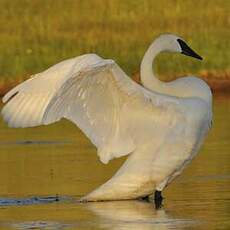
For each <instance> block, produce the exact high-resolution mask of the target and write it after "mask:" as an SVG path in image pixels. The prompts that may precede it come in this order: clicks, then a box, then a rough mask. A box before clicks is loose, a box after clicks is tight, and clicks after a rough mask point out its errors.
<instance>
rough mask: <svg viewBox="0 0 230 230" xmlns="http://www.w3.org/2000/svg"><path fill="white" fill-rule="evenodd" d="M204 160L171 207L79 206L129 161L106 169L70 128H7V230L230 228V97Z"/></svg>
mask: <svg viewBox="0 0 230 230" xmlns="http://www.w3.org/2000/svg"><path fill="white" fill-rule="evenodd" d="M213 124H214V125H213V128H212V131H211V132H210V134H209V137H208V138H207V140H206V142H205V144H204V146H203V148H202V149H201V151H200V153H199V155H198V156H197V157H196V158H195V160H194V161H193V162H192V164H191V165H190V166H189V167H188V168H187V169H186V170H185V171H184V173H183V174H182V175H181V176H180V177H179V178H177V179H176V180H175V181H174V182H173V183H172V184H171V185H170V186H169V187H168V188H167V189H166V190H165V191H164V197H165V200H164V207H163V209H161V210H157V211H156V210H154V208H153V205H152V204H151V203H146V202H140V201H117V202H101V203H88V204H78V203H76V200H77V198H78V197H80V196H82V195H83V194H85V193H87V192H89V191H91V190H92V189H93V188H95V187H97V186H98V185H100V184H101V183H103V182H104V181H105V180H107V179H108V178H110V177H111V176H112V175H113V173H114V172H115V171H116V170H117V169H118V167H119V166H120V165H121V164H122V163H123V161H124V160H125V159H124V158H123V159H118V160H115V161H113V162H111V163H110V164H109V165H103V164H101V163H100V162H99V161H98V159H97V156H96V149H95V148H94V147H93V146H92V144H91V143H90V142H89V141H88V140H87V138H85V137H84V135H83V134H82V133H81V131H79V130H78V129H77V128H76V127H75V126H74V125H73V124H71V123H70V122H68V121H62V122H60V123H57V124H54V125H50V126H46V127H38V128H28V129H10V128H7V126H6V125H5V124H4V123H3V122H2V121H1V122H0V229H122V230H123V229H144V230H145V229H151V230H153V229H157V230H166V229H178V230H182V229H189V230H196V229H197V230H199V229H205V230H207V229H211V230H212V229H226V230H227V229H230V97H226V96H225V97H220V96H218V97H216V99H215V101H214V123H213Z"/></svg>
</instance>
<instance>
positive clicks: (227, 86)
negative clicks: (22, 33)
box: [0, 71, 230, 97]
mask: <svg viewBox="0 0 230 230" xmlns="http://www.w3.org/2000/svg"><path fill="white" fill-rule="evenodd" d="M198 76H200V78H201V79H202V80H204V81H205V82H206V83H207V84H208V85H209V86H210V88H211V90H212V92H213V93H215V94H216V93H225V94H230V72H214V71H213V72H207V71H202V72H200V73H199V75H198ZM216 76H219V77H216ZM165 78H166V79H167V80H165V82H169V81H173V80H175V79H177V78H178V77H177V78H176V77H165ZM132 79H133V80H134V81H135V82H137V83H138V84H141V81H140V74H139V72H136V73H134V74H132ZM25 80H26V79H23V80H19V81H17V80H16V81H15V82H9V83H2V84H0V97H3V96H4V95H5V94H6V93H7V92H8V91H9V90H10V89H12V88H13V87H15V86H16V85H18V84H20V83H21V82H23V81H25Z"/></svg>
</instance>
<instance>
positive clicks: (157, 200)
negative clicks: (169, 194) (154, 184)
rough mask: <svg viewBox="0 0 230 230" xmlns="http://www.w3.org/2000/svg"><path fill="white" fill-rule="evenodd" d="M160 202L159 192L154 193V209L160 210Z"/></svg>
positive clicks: (161, 199)
mask: <svg viewBox="0 0 230 230" xmlns="http://www.w3.org/2000/svg"><path fill="white" fill-rule="evenodd" d="M162 201H163V197H162V196H161V191H157V190H156V191H155V194H154V202H155V208H156V209H160V208H161V207H162Z"/></svg>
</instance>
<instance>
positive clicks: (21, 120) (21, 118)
mask: <svg viewBox="0 0 230 230" xmlns="http://www.w3.org/2000/svg"><path fill="white" fill-rule="evenodd" d="M178 39H179V38H178V37H176V36H175V35H161V36H160V37H159V38H157V39H156V40H155V41H154V42H153V43H152V45H151V46H150V48H149V49H148V51H147V52H146V54H145V56H144V58H143V61H142V64H141V80H142V83H143V86H144V87H142V86H141V85H138V84H137V83H135V82H134V81H132V80H131V79H130V78H129V77H128V76H127V75H126V74H125V73H124V72H123V71H122V70H121V69H120V68H119V66H118V65H117V64H116V63H115V62H114V61H112V60H105V59H102V58H100V57H99V56H97V55H95V54H86V55H83V56H79V57H76V58H73V59H69V60H66V61H63V62H61V63H59V64H57V65H54V66H52V67H51V68H49V69H48V70H46V71H44V72H42V73H39V74H36V75H35V76H34V77H33V78H31V79H29V80H27V81H25V82H24V83H22V84H20V85H18V86H17V87H15V88H14V89H12V90H11V91H10V92H8V93H7V94H6V95H5V96H4V98H3V102H7V101H9V102H8V103H7V104H6V105H5V107H4V108H3V110H2V115H3V117H4V119H5V121H7V122H8V124H9V126H11V127H32V126H37V125H42V124H50V123H53V122H55V121H58V120H60V119H61V118H63V117H64V118H67V119H69V120H71V121H72V122H74V123H75V124H77V125H78V127H80V129H82V131H83V132H84V133H85V134H86V135H87V136H88V138H89V139H90V140H91V141H92V143H93V144H94V145H95V146H96V147H97V149H98V155H99V157H100V160H101V161H102V162H103V163H107V162H108V161H109V160H111V159H113V158H116V157H120V156H123V155H128V154H130V156H129V157H128V159H127V160H126V162H125V163H124V165H123V166H122V167H121V168H120V169H119V170H118V172H117V173H116V174H115V175H114V176H113V177H112V178H111V179H110V180H109V181H107V182H106V183H105V184H103V185H102V186H100V187H99V188H98V189H96V190H94V191H93V192H91V193H90V194H88V195H87V196H85V197H84V198H82V199H83V200H86V201H96V200H120V199H134V198H138V197H143V196H146V195H149V194H151V193H152V192H153V191H154V190H158V191H162V190H163V189H164V187H165V186H166V185H167V184H168V183H169V182H170V181H171V180H172V179H173V178H174V177H175V176H177V175H179V174H180V173H181V171H182V170H183V168H184V167H185V166H186V165H187V164H188V163H189V162H190V161H191V159H192V158H193V157H194V156H195V154H196V153H197V152H198V150H199V148H200V146H201V144H202V142H203V139H204V137H205V136H206V134H207V132H208V130H209V127H210V123H211V119H212V94H211V91H210V88H209V87H208V85H207V84H206V83H205V82H203V81H202V80H200V79H198V78H195V77H186V78H181V79H179V80H176V81H172V82H170V83H164V82H161V81H159V80H158V79H157V78H156V77H155V76H154V74H153V72H152V62H153V59H154V57H155V56H156V55H157V54H158V53H160V52H161V51H164V50H166V51H172V52H182V51H183V49H182V48H183V47H182V48H181V43H179V42H178ZM179 40H180V39H179ZM180 41H181V40H180ZM182 45H183V44H182ZM185 48H186V47H185ZM182 53H183V52H182ZM188 55H189V54H188ZM195 55H196V54H195ZM193 56H194V53H193ZM196 57H198V58H199V56H198V55H197V56H196Z"/></svg>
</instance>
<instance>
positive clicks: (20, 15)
mask: <svg viewBox="0 0 230 230" xmlns="http://www.w3.org/2000/svg"><path fill="white" fill-rule="evenodd" d="M0 7H1V14H0V76H1V82H4V83H6V84H7V83H8V82H13V81H19V80H20V79H23V78H27V77H28V75H30V74H32V73H36V72H39V71H42V70H44V69H46V68H47V67H49V66H50V65H53V64H55V63H57V62H59V61H61V60H63V59H67V58H70V57H73V56H78V55H80V54H83V53H88V52H94V53H97V54H99V55H101V56H102V57H108V58H113V59H115V60H116V61H117V62H118V63H119V64H120V66H121V67H122V68H123V69H124V70H125V71H126V72H127V73H129V74H131V73H133V72H135V71H137V70H138V69H139V64H140V61H141V58H142V56H143V54H144V52H145V50H146V48H147V47H148V45H149V44H150V43H151V41H152V40H153V39H154V37H156V36H157V35H158V34H160V33H164V32H171V33H176V34H178V35H180V36H182V37H183V38H184V39H185V40H186V41H187V42H188V43H189V44H190V45H191V47H192V48H194V50H196V51H197V52H198V53H199V54H200V55H201V56H203V57H204V58H205V59H204V61H203V62H199V61H196V60H193V59H190V58H186V57H184V56H182V55H178V54H174V55H172V54H162V55H161V56H160V57H159V58H158V60H157V63H156V64H157V65H156V70H157V71H158V72H159V73H160V74H162V75H168V76H169V75H173V76H175V75H177V74H183V73H193V74H196V73H199V72H200V71H201V70H207V71H212V70H216V71H228V70H229V60H230V52H229V50H230V42H229V37H230V30H229V28H230V16H229V15H230V14H229V12H230V1H229V0H200V1H193V0H170V1H169V0H161V1H157V0H155V1H154V0H145V1H144V0H136V1H133V0H94V1H90V0H84V1H83V0H33V1H31V0H13V1H9V0H0Z"/></svg>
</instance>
